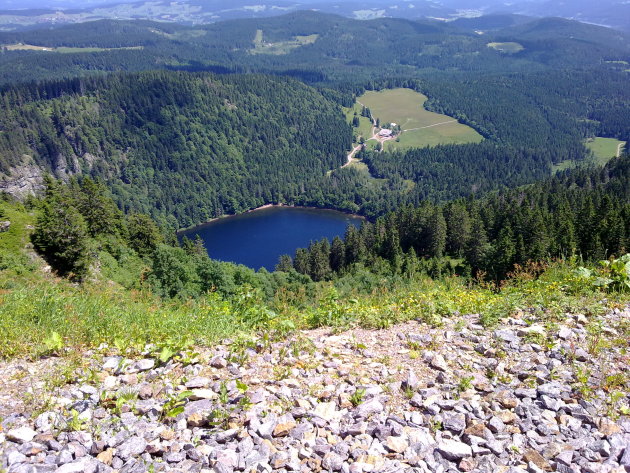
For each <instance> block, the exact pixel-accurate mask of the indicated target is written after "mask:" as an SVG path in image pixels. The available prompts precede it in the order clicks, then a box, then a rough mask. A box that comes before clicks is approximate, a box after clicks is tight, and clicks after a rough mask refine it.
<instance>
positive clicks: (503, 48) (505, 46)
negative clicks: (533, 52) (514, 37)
mask: <svg viewBox="0 0 630 473" xmlns="http://www.w3.org/2000/svg"><path fill="white" fill-rule="evenodd" d="M487 46H488V47H489V48H492V49H495V50H497V51H499V52H500V53H505V54H516V53H519V52H521V51H522V50H523V49H525V47H524V46H523V45H522V44H520V43H511V42H510V43H488V44H487Z"/></svg>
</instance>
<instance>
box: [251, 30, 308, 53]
mask: <svg viewBox="0 0 630 473" xmlns="http://www.w3.org/2000/svg"><path fill="white" fill-rule="evenodd" d="M317 38H319V35H317V34H311V35H304V36H294V37H293V39H292V40H289V41H276V42H273V43H271V42H267V41H265V39H264V33H263V30H256V35H255V36H254V40H253V43H254V49H251V50H250V51H249V52H250V53H252V54H272V55H276V56H280V55H282V54H288V53H289V52H290V51H292V50H293V49H296V48H299V47H300V46H304V45H306V44H313V43H314V42H315V41H317Z"/></svg>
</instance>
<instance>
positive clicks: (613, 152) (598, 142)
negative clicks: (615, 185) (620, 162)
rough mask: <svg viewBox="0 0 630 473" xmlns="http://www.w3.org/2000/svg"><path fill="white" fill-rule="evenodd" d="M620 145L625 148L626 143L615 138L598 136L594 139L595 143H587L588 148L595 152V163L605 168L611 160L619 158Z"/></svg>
mask: <svg viewBox="0 0 630 473" xmlns="http://www.w3.org/2000/svg"><path fill="white" fill-rule="evenodd" d="M620 144H623V146H625V142H624V141H619V140H616V139H615V138H602V137H600V136H597V137H595V138H594V139H593V141H587V143H586V147H587V148H588V149H590V150H591V151H592V152H593V155H594V157H595V162H596V163H597V164H598V165H601V166H603V165H604V164H606V163H607V162H608V161H610V158H614V157H616V156H617V153H618V151H619V145H620ZM623 146H622V148H623Z"/></svg>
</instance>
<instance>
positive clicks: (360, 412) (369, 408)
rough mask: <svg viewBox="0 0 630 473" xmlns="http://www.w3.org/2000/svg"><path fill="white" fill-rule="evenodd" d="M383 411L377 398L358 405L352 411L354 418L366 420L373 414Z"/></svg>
mask: <svg viewBox="0 0 630 473" xmlns="http://www.w3.org/2000/svg"><path fill="white" fill-rule="evenodd" d="M383 409H384V407H383V404H381V402H380V401H379V400H378V399H377V398H372V399H370V400H369V401H366V402H364V403H361V404H359V405H358V406H357V407H356V408H355V410H354V415H355V417H361V418H366V417H369V416H371V415H373V414H380V413H381V412H383Z"/></svg>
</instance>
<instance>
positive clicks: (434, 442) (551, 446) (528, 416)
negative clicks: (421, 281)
mask: <svg viewBox="0 0 630 473" xmlns="http://www.w3.org/2000/svg"><path fill="white" fill-rule="evenodd" d="M629 327H630V306H620V307H618V308H616V309H613V310H612V311H609V312H608V313H607V314H605V315H603V316H599V317H598V316H595V315H590V314H588V313H585V314H579V313H578V314H565V316H564V317H560V318H559V319H558V320H555V321H554V322H553V323H549V322H547V323H543V322H542V321H540V320H534V319H533V318H532V315H531V313H530V312H529V311H528V310H526V309H524V310H522V311H517V312H516V313H514V314H513V315H512V316H511V317H509V318H505V319H502V320H501V322H500V323H499V325H498V326H496V327H495V328H493V329H491V330H489V329H485V328H483V327H482V326H481V325H480V324H479V322H478V317H477V316H476V315H461V316H453V317H451V318H449V319H446V320H445V321H444V323H443V325H441V326H439V327H433V326H429V325H426V324H424V323H421V322H417V321H410V322H406V323H403V324H399V325H394V326H391V327H390V328H387V329H382V330H366V329H352V330H346V331H343V332H339V333H334V332H331V331H330V329H317V330H309V331H300V332H296V333H295V334H293V335H292V336H290V337H289V338H287V339H282V340H277V341H273V340H269V339H268V338H267V337H261V338H253V337H252V338H236V339H233V340H227V341H224V342H223V343H222V344H218V345H216V346H215V347H213V348H199V349H193V348H192V347H190V348H186V349H183V350H179V351H178V350H175V349H173V350H170V349H169V347H168V346H165V347H162V348H161V349H158V350H157V351H156V350H155V347H146V349H142V350H139V351H137V352H136V353H133V354H132V353H130V352H129V353H124V354H121V353H119V352H118V351H117V350H114V349H110V348H107V347H105V346H101V347H100V348H99V349H96V350H93V351H84V352H82V353H79V354H74V355H72V354H66V355H65V356H62V357H51V358H44V359H39V360H38V361H34V362H30V361H16V360H14V361H10V362H2V364H1V365H0V376H1V377H2V379H3V383H2V386H0V416H2V419H1V421H2V429H1V430H0V448H1V449H2V453H1V458H2V463H1V464H0V469H2V468H4V469H5V470H6V471H8V472H16V473H17V472H34V471H37V472H45V471H58V472H61V473H68V472H97V471H98V472H110V471H121V472H123V471H124V472H144V471H197V472H199V471H202V472H210V471H214V472H218V473H219V472H233V471H247V472H250V471H255V472H263V471H279V472H284V471H303V472H310V471H342V472H353V473H358V472H369V471H374V472H398V471H409V472H412V471H414V472H415V471H417V472H429V471H430V472H445V471H477V472H488V473H490V472H508V471H509V472H511V473H517V472H524V471H529V472H539V471H559V472H567V473H568V472H576V473H577V472H616V473H622V472H624V471H628V469H630V418H629V417H628V414H629V413H630V412H629V411H628V401H629V397H628V391H627V389H625V382H626V381H625V380H626V373H625V371H626V370H627V366H628V354H627V348H628V344H629V338H628V337H629V333H630V332H629ZM57 468H58V469H57Z"/></svg>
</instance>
